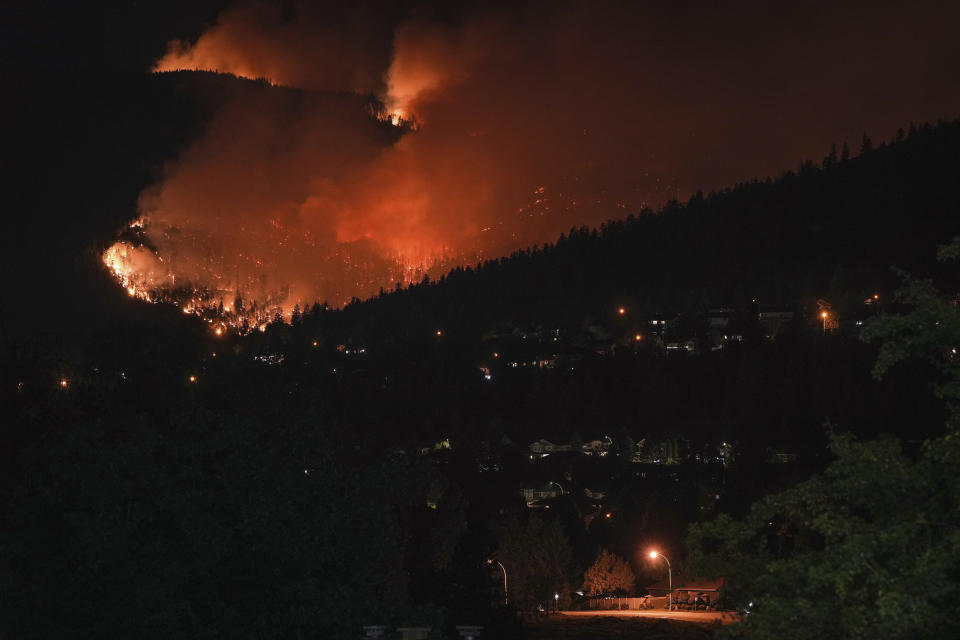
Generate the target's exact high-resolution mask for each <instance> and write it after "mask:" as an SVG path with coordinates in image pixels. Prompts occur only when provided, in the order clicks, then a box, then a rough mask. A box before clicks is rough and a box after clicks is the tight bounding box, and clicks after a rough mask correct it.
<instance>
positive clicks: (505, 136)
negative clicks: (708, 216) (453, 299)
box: [105, 2, 960, 317]
mask: <svg viewBox="0 0 960 640" xmlns="http://www.w3.org/2000/svg"><path fill="white" fill-rule="evenodd" d="M665 4H667V5H669V6H668V7H661V8H651V7H648V6H645V5H641V4H640V3H631V4H620V3H613V2H610V3H604V2H600V3H597V2H590V3H577V2H567V3H535V2H534V3H526V4H521V5H517V6H510V7H506V8H493V9H491V8H477V9H476V10H464V11H460V12H457V13H456V14H455V15H450V14H449V13H448V14H444V15H438V14H437V12H436V11H435V10H433V11H431V10H428V9H427V8H424V7H410V6H408V7H405V8H403V9H402V10H400V9H396V8H388V7H387V6H380V5H377V4H365V5H361V6H360V8H350V9H341V10H336V11H332V10H330V9H329V8H322V9H321V8H317V7H312V6H307V5H302V6H301V5H296V6H295V7H294V8H293V9H289V8H287V9H285V10H280V9H278V8H276V6H274V5H269V4H265V3H259V2H258V3H244V4H239V5H236V6H234V7H231V8H229V9H227V10H225V11H224V12H223V13H222V14H221V16H220V18H219V19H218V21H217V23H216V24H215V25H213V26H212V27H210V28H209V29H208V30H207V31H206V32H204V33H203V34H202V35H201V36H200V37H199V38H198V39H197V40H196V41H195V42H172V43H171V44H170V46H169V49H168V51H167V53H166V55H165V56H163V58H162V59H161V60H159V62H158V63H157V65H156V70H157V71H174V70H182V69H203V70H216V71H220V72H224V73H231V74H235V75H237V76H242V77H247V78H262V79H266V80H268V81H269V82H270V83H273V84H276V85H282V86H283V87H288V88H294V89H298V90H302V91H291V90H285V89H282V88H279V87H277V88H273V89H269V90H264V91H261V92H259V93H256V94H255V95H254V94H251V95H249V96H248V97H245V98H243V99H238V100H236V101H234V102H232V103H231V104H228V105H227V106H226V107H224V108H223V109H222V110H221V111H220V112H219V113H218V114H217V116H216V118H215V119H214V121H213V122H212V123H211V125H210V126H209V128H208V129H207V130H206V131H205V132H204V133H203V135H202V136H201V137H200V138H198V139H197V140H195V141H193V142H192V143H191V144H190V145H189V146H188V147H187V148H186V149H184V150H183V152H182V154H181V155H180V157H179V158H177V159H176V161H175V162H173V163H171V164H170V165H169V166H168V167H167V169H166V171H165V172H164V176H163V178H162V180H161V181H160V182H159V183H158V184H156V185H154V186H153V187H151V188H150V189H148V190H147V191H146V192H144V193H143V195H142V197H141V203H140V208H141V211H140V213H141V215H142V219H141V221H140V222H139V223H138V224H140V225H142V229H138V230H136V232H137V236H138V237H139V238H140V239H141V240H142V242H143V245H144V247H143V248H139V249H136V248H134V246H133V244H132V243H130V242H127V243H125V245H124V246H123V247H114V248H112V249H111V251H113V253H112V254H110V253H109V252H108V256H106V258H105V259H106V260H107V262H108V264H109V265H110V266H111V267H112V268H114V270H115V271H116V272H117V275H118V277H120V279H121V280H123V282H124V284H125V286H128V288H129V290H131V292H132V294H135V295H140V296H142V297H147V298H150V299H156V298H157V297H162V296H163V295H174V292H175V291H176V290H177V287H180V286H183V287H186V289H185V290H184V291H182V292H180V294H182V295H181V297H183V296H184V295H185V296H187V298H190V300H192V302H185V303H183V304H185V306H189V305H190V304H194V305H200V306H204V305H210V304H219V301H220V300H224V301H225V306H226V307H227V308H228V309H229V307H230V305H231V304H234V303H235V302H236V300H235V299H236V298H241V299H242V300H245V301H246V305H247V307H248V309H249V307H250V306H251V305H254V304H255V305H256V308H257V309H258V313H259V314H260V315H259V316H258V317H261V316H263V317H268V316H269V314H270V313H272V312H273V311H275V310H277V309H282V310H283V312H285V313H288V314H289V313H290V311H291V309H292V308H293V306H294V304H298V303H299V304H301V305H303V304H307V303H311V302H313V301H315V300H327V301H329V302H330V303H331V304H334V305H340V304H343V303H344V302H346V301H348V300H349V299H350V298H352V297H354V296H359V297H365V296H368V295H372V294H375V293H376V292H377V291H378V290H379V289H380V288H381V287H385V288H390V287H392V286H393V284H394V283H396V282H405V281H410V280H415V279H419V278H421V277H422V275H423V274H425V273H427V272H430V270H431V269H432V270H433V271H434V272H437V271H439V270H442V269H443V268H447V267H449V266H452V265H455V264H469V263H474V262H476V261H477V260H479V259H483V258H487V257H497V256H499V255H503V254H505V253H508V252H509V251H511V250H514V249H516V248H519V247H522V246H526V245H529V244H532V243H542V242H545V241H552V240H553V239H555V238H556V236H557V235H559V233H561V232H563V231H565V230H567V229H569V228H570V227H571V226H575V225H577V226H578V225H582V224H591V225H592V224H597V223H599V222H601V221H603V220H605V219H608V218H613V217H622V216H624V215H626V214H627V213H631V212H636V211H637V210H639V209H640V208H641V207H642V206H644V205H657V204H660V203H662V202H664V201H665V200H667V199H669V198H681V199H682V198H686V197H688V196H689V195H690V194H691V193H692V192H694V191H696V190H697V189H705V190H706V189H711V188H716V187H719V186H724V185H726V184H728V183H730V182H734V181H738V180H744V179H749V178H751V177H753V176H756V175H767V174H770V173H774V172H777V171H780V170H782V169H786V168H789V167H790V166H792V165H794V164H795V163H796V161H797V160H799V159H801V158H812V159H818V158H820V157H822V156H823V155H825V152H826V149H827V147H828V146H829V144H830V143H831V142H833V141H843V140H850V141H853V140H859V137H860V135H861V133H862V132H863V131H865V130H870V131H876V132H880V133H881V134H887V133H888V132H892V131H893V130H895V129H896V127H897V126H900V125H902V124H904V123H906V122H908V121H910V120H924V119H935V118H937V117H946V116H952V115H955V114H956V111H958V110H960V88H958V87H957V83H956V81H955V80H953V79H951V78H952V76H951V69H953V68H955V67H954V66H953V64H954V63H956V62H957V61H958V59H960V57H958V51H960V47H958V45H957V44H956V40H955V39H954V38H953V37H952V34H951V30H950V27H949V24H950V22H951V21H949V20H944V19H943V16H938V15H935V14H934V13H932V12H927V13H924V12H923V11H914V12H912V13H911V14H909V15H903V14H902V13H901V12H899V11H897V10H894V9H884V8H881V7H874V6H868V5H865V8H857V7H853V6H850V7H846V8H828V5H823V7H821V8H819V9H817V8H813V9H810V8H809V7H807V8H805V10H804V11H803V12H801V11H799V10H796V11H791V10H789V9H784V8H783V7H773V6H770V5H769V4H766V3H756V4H754V5H747V4H744V5H742V6H740V7H739V8H738V9H737V10H736V11H735V10H732V9H729V8H727V7H725V6H713V5H708V6H699V5H695V4H685V3H665ZM920 70H923V72H920ZM244 95H246V94H244ZM930 105H937V107H936V108H934V107H931V106H930ZM944 108H946V109H947V111H943V109H944ZM121 248H122V249H123V252H124V254H125V255H120V249H121ZM198 291H200V292H201V293H197V292H198ZM191 296H192V297H191ZM198 296H199V297H198ZM248 309H247V310H248Z"/></svg>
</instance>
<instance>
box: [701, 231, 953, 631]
mask: <svg viewBox="0 0 960 640" xmlns="http://www.w3.org/2000/svg"><path fill="white" fill-rule="evenodd" d="M939 255H940V258H941V260H947V259H952V258H956V257H958V256H960V240H958V241H954V242H953V243H951V244H950V245H947V246H945V247H941V249H940V253H939ZM898 298H899V301H900V302H902V303H904V304H906V305H909V308H910V311H909V313H906V314H904V315H900V316H893V317H885V318H880V319H878V320H877V321H876V322H875V323H874V324H873V325H872V326H870V327H868V329H867V330H866V331H864V338H865V339H867V340H874V341H879V342H880V343H881V346H880V352H879V357H878V359H877V364H876V367H875V369H874V375H876V376H878V377H879V376H882V375H884V373H886V371H887V370H889V369H890V367H892V366H895V365H896V364H897V363H899V362H901V361H904V360H906V359H908V358H916V357H919V358H922V359H924V360H925V361H926V362H928V363H929V364H930V365H932V366H933V367H934V368H935V369H936V370H937V371H938V372H939V373H940V374H941V383H940V384H939V385H938V386H937V387H936V390H935V391H936V394H937V395H938V396H939V397H940V398H942V399H943V400H945V401H946V403H947V406H948V409H949V414H950V417H949V419H948V421H947V425H946V433H945V435H944V436H942V437H939V438H934V439H931V440H929V441H927V442H926V443H924V445H923V447H922V448H921V450H919V451H916V452H914V453H913V454H912V455H907V454H905V453H904V452H903V450H902V446H901V444H900V443H899V442H898V441H897V440H895V439H893V438H883V439H879V440H876V441H873V442H857V441H855V440H854V439H853V438H852V437H850V436H846V435H837V434H831V437H830V446H829V448H830V451H831V453H832V454H833V455H834V456H835V459H834V461H833V463H832V464H830V466H829V467H828V468H827V469H826V470H825V471H824V472H823V473H821V474H819V475H817V476H815V477H813V478H811V479H809V480H807V481H806V482H803V483H801V484H799V485H797V486H795V487H793V488H791V489H789V490H787V491H784V492H781V493H778V494H774V495H771V496H768V497H766V498H764V499H763V500H761V501H760V502H759V503H757V504H755V505H754V506H753V507H752V508H751V510H750V512H749V513H748V514H747V515H746V517H744V518H743V519H742V520H733V519H732V518H730V517H729V516H721V517H719V518H717V519H716V520H714V521H713V522H709V523H704V524H700V525H696V526H694V527H692V528H691V533H690V538H689V544H690V548H691V550H692V554H693V564H694V566H695V569H696V570H697V571H698V572H700V573H701V574H704V575H706V574H708V573H712V574H714V575H725V576H727V578H728V582H727V584H728V593H727V595H728V596H729V597H730V598H732V599H733V601H734V602H736V603H737V604H738V605H739V606H740V607H742V608H743V609H744V610H745V611H747V612H749V613H747V615H746V616H745V617H744V619H743V622H742V623H741V624H739V625H734V626H731V627H728V628H726V629H725V630H724V632H723V633H724V634H725V635H727V636H732V637H745V638H800V639H803V638H810V639H811V640H812V639H814V638H824V637H832V638H887V639H900V638H903V639H906V638H917V637H930V638H933V637H939V638H946V637H960V620H958V619H957V617H956V615H955V614H956V611H957V602H960V586H958V585H960V412H958V410H957V409H958V401H960V364H958V360H957V357H956V352H955V348H956V347H957V345H960V311H958V310H957V308H956V307H954V306H953V305H952V304H951V303H950V302H949V301H948V299H947V297H946V296H944V295H942V294H940V293H939V292H938V291H937V290H936V288H935V287H934V285H933V284H932V283H931V282H929V281H924V280H916V279H912V278H909V277H907V278H906V279H905V286H904V288H903V289H902V290H901V291H900V292H899V293H898Z"/></svg>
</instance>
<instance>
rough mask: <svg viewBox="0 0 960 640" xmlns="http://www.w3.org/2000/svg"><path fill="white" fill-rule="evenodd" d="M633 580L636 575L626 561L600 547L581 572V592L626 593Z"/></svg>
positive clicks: (597, 594)
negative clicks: (590, 563)
mask: <svg viewBox="0 0 960 640" xmlns="http://www.w3.org/2000/svg"><path fill="white" fill-rule="evenodd" d="M635 582H636V576H635V575H634V574H633V569H631V568H630V565H629V564H628V563H627V561H626V560H624V559H623V558H621V557H620V556H617V555H614V554H612V553H610V552H609V551H607V550H606V549H602V550H601V551H600V555H599V556H597V559H596V560H595V561H594V563H593V564H592V565H590V566H589V567H588V568H587V570H586V572H584V574H583V592H584V594H586V595H592V596H599V595H609V594H626V593H629V592H630V591H631V590H632V589H633V585H634V583H635Z"/></svg>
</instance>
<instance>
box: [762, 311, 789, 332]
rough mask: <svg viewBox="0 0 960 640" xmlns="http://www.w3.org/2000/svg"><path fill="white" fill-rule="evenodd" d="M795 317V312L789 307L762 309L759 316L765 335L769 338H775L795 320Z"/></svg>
mask: <svg viewBox="0 0 960 640" xmlns="http://www.w3.org/2000/svg"><path fill="white" fill-rule="evenodd" d="M793 317H794V312H793V311H791V310H789V309H768V310H766V311H761V312H760V315H759V317H758V318H759V320H760V324H761V325H762V326H763V332H764V335H766V337H767V338H773V337H774V336H776V335H777V334H779V333H780V332H781V331H783V329H784V328H785V327H786V326H787V325H788V324H790V323H791V322H793Z"/></svg>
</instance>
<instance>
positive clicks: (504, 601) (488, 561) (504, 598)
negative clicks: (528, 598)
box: [487, 558, 510, 607]
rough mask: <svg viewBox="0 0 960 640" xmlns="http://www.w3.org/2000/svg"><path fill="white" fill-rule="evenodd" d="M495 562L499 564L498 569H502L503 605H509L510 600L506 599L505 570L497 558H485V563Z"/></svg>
mask: <svg viewBox="0 0 960 640" xmlns="http://www.w3.org/2000/svg"><path fill="white" fill-rule="evenodd" d="M494 562H496V563H497V564H498V565H499V566H500V571H503V606H505V607H507V606H510V601H509V600H508V599H507V570H506V569H504V568H503V564H502V563H501V562H500V561H499V560H494V559H493V558H491V559H490V560H487V564H493V563H494Z"/></svg>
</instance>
